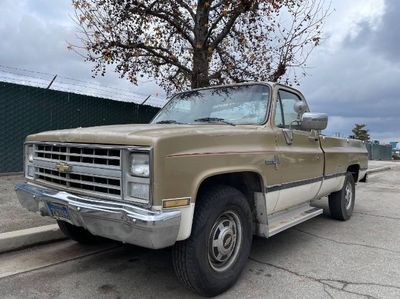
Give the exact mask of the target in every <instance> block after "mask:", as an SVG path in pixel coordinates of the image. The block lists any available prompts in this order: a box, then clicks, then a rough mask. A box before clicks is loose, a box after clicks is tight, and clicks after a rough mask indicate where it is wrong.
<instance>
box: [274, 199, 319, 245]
mask: <svg viewBox="0 0 400 299" xmlns="http://www.w3.org/2000/svg"><path fill="white" fill-rule="evenodd" d="M322 212H323V209H320V208H315V207H311V206H310V205H309V204H306V205H301V206H300V207H295V208H292V209H288V210H286V211H283V212H279V213H277V214H275V215H274V214H272V215H270V216H269V217H268V237H271V236H273V235H275V234H277V233H280V232H281V231H284V230H285V229H288V228H290V227H292V226H295V225H297V224H299V223H302V222H304V221H306V220H308V219H311V218H314V217H316V216H318V215H321V214H322Z"/></svg>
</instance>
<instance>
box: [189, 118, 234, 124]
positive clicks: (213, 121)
mask: <svg viewBox="0 0 400 299" xmlns="http://www.w3.org/2000/svg"><path fill="white" fill-rule="evenodd" d="M194 121H197V122H209V123H223V124H227V125H231V126H236V125H235V124H234V123H231V122H229V121H227V120H225V119H223V118H219V117H202V118H198V119H195V120H194Z"/></svg>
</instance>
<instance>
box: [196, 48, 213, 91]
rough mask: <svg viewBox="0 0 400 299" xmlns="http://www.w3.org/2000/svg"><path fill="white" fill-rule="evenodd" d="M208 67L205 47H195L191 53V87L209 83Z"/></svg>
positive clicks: (203, 85) (204, 85)
mask: <svg viewBox="0 0 400 299" xmlns="http://www.w3.org/2000/svg"><path fill="white" fill-rule="evenodd" d="M208 67H209V64H208V51H207V49H205V50H204V49H196V50H195V51H194V53H193V70H192V88H200V87H206V86H209V85H210V79H209V77H208Z"/></svg>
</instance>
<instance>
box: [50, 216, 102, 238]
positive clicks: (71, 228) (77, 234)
mask: <svg viewBox="0 0 400 299" xmlns="http://www.w3.org/2000/svg"><path fill="white" fill-rule="evenodd" d="M57 224H58V226H59V228H60V230H61V231H62V232H63V233H64V235H66V236H67V237H68V238H70V239H72V240H74V241H76V242H78V243H80V244H96V243H99V242H101V241H102V240H104V239H103V238H101V237H98V236H95V235H92V234H91V233H90V232H89V231H87V230H86V229H84V228H83V227H79V226H75V225H72V224H70V223H68V222H65V221H61V220H57Z"/></svg>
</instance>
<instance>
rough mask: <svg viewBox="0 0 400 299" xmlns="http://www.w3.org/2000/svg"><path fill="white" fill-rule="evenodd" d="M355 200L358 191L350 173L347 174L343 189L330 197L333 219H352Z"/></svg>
mask: <svg viewBox="0 0 400 299" xmlns="http://www.w3.org/2000/svg"><path fill="white" fill-rule="evenodd" d="M349 192H351V193H349ZM355 199H356V189H355V182H354V177H353V175H352V174H351V173H350V172H348V173H346V178H345V180H344V184H343V188H342V189H341V190H340V191H337V192H334V193H332V194H330V195H329V210H330V212H331V217H332V218H334V219H337V220H342V221H345V220H348V219H350V217H351V215H352V214H353V209H354V203H355Z"/></svg>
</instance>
